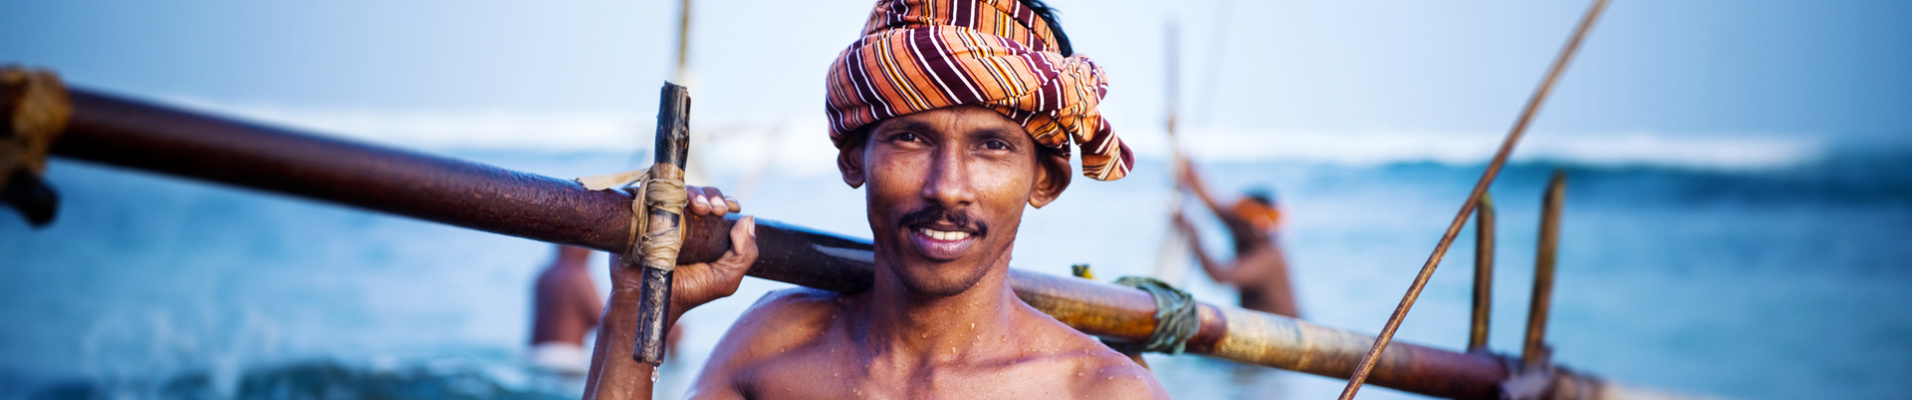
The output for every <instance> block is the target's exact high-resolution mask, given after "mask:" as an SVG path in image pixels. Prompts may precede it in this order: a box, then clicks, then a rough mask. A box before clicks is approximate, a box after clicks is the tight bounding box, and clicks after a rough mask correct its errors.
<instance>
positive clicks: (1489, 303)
mask: <svg viewBox="0 0 1912 400" xmlns="http://www.w3.org/2000/svg"><path fill="white" fill-rule="evenodd" d="M1479 208H1480V211H1479V212H1480V213H1479V214H1475V215H1474V315H1473V318H1472V323H1471V324H1469V329H1468V332H1467V352H1469V353H1472V352H1481V351H1488V350H1487V326H1488V319H1489V318H1492V316H1491V315H1489V314H1491V312H1492V311H1493V309H1494V196H1491V195H1487V196H1481V197H1480V206H1479Z"/></svg>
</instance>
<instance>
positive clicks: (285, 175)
mask: <svg viewBox="0 0 1912 400" xmlns="http://www.w3.org/2000/svg"><path fill="white" fill-rule="evenodd" d="M72 93H73V97H72V103H73V104H72V105H73V107H74V114H73V117H72V120H71V121H70V123H69V124H68V130H67V132H66V133H65V135H64V136H63V137H62V138H61V141H60V142H59V143H58V144H57V145H56V146H55V147H54V149H53V152H54V154H55V155H57V156H60V157H67V158H72V159H77V160H84V161H90V162H97V163H102V164H108V165H114V166H120V167H126V168H131V169H139V170H146V171H152V172H159V173H164V174H169V175H174V176H180V177H185V178H192V179H199V180H205V181H210V182H215V183H222V184H228V185H233V186H239V187H245V188H251V189H257V190H263V191H267V192H272V193H279V194H287V195H292V196H295V197H301V198H306V199H312V200H319V201H323V202H329V203H334V204H340V205H345V206H350V207H357V208H362V209H366V210H371V211H377V212H385V213H391V214H395V215H401V216H409V217H414V218H420V219H424V220H428V221H435V222H441V223H446V224H450V225H455V226H460V227H465V228H471V229H477V230H483V231H487V232H494V233H499V234H505V235H512V236H518V237H524V238H529V239H534V240H540V241H547V242H553V243H563V244H572V245H580V246H585V247H590V248H594V249H598V250H604V251H610V252H616V253H625V252H627V251H628V247H629V246H630V244H631V243H632V241H633V237H632V236H631V234H630V233H629V229H630V218H631V211H630V201H631V197H630V196H629V195H628V194H625V193H618V192H612V191H590V190H586V189H584V188H583V187H581V186H579V185H577V184H576V183H574V182H570V181H565V180H559V179H554V178H549V177H544V176H539V175H534V174H527V173H522V172H516V171H510V170H505V169H501V168H496V167H491V166H486V165H483V164H477V163H471V162H466V161H460V160H454V159H448V158H441V157H434V156H428V155H422V154H417V153H411V152H406V151H402V150H396V149H390V148H384V147H379V146H372V145H366V144H359V143H352V142H347V141H343V140H338V139H331V138H324V137H318V136H314V135H309V134H303V133H298V132H293V131H288V130H282V129H277V128H270V127H265V126H260V125H254V124H248V123H244V122H238V121H233V120H228V119H223V118H219V117H213V116H208V115H203V114H197V113H192V112H186V111H180V110H175V109H170V108H166V107H161V106H156V105H151V104H146V103H141V102H137V101H132V100H126V99H121V98H116V97H113V96H108V95H104V94H100V93H97V92H94V91H90V90H85V89H74V90H72ZM732 222H733V220H727V219H718V218H708V217H703V216H700V215H691V216H689V218H687V220H686V222H685V225H684V228H685V230H686V233H685V235H686V236H685V242H684V247H683V249H682V252H681V253H680V254H679V260H681V261H683V262H699V261H710V260H715V259H716V258H718V257H719V256H721V255H722V253H723V252H724V251H725V250H726V249H728V247H729V236H728V235H726V234H725V233H726V232H728V231H729V226H730V224H731V223H732ZM757 241H758V246H759V253H760V255H759V257H758V260H757V263H756V264H754V265H752V267H751V269H750V272H749V274H750V275H751V276H755V277H758V278H763V279H771V280H776V281H782V282H788V283H793V284H797V285H803V286H809V287H814V288H820V289H825V290H832V291H838V292H846V293H854V292H858V291H862V290H866V289H868V288H869V287H870V285H871V284H872V282H873V280H874V270H873V268H874V267H873V257H872V253H871V248H872V245H871V244H870V243H869V242H868V241H864V240H860V239H854V238H848V237H844V236H839V235H834V234H829V233H822V232H817V231H812V230H809V229H806V228H802V227H797V226H791V225H786V224H779V223H776V222H773V221H767V220H759V222H758V227H757ZM1010 285H1011V286H1012V287H1013V288H1014V290H1015V292H1016V294H1017V296H1018V297H1020V298H1021V299H1022V300H1023V301H1025V302H1027V303H1029V304H1030V305H1032V306H1034V307H1036V308H1037V309H1040V310H1042V311H1043V312H1045V313H1048V314H1049V315H1051V316H1053V317H1055V318H1056V319H1058V320H1060V321H1062V322H1063V323H1065V324H1068V325H1069V326H1071V327H1074V328H1075V329H1078V330H1080V331H1082V332H1084V333H1087V334H1091V335H1096V336H1101V337H1106V338H1110V339H1115V340H1129V341H1140V340H1144V339H1146V338H1147V337H1148V336H1149V334H1150V333H1151V332H1152V331H1153V329H1154V326H1155V320H1154V318H1155V317H1154V313H1155V304H1154V301H1153V299H1152V298H1151V297H1149V295H1148V294H1147V293H1146V292H1143V291H1140V290H1136V289H1130V288H1126V287H1120V286H1115V285H1109V284H1103V283H1096V282H1092V281H1088V280H1084V279H1074V278H1067V277H1060V276H1053V275H1047V274H1042V273H1036V272H1029V271H1026V270H1022V269H1011V271H1010ZM1198 315H1199V316H1200V320H1201V321H1200V328H1199V329H1198V330H1197V332H1196V334H1195V335H1194V337H1193V338H1192V339H1191V340H1190V342H1189V344H1188V351H1190V352H1192V353H1196V354H1206V355H1210V356H1213V357H1218V358H1222V359H1227V360H1232V361H1235V362H1241V363H1247V364H1254V365H1264V366H1269V367H1275V368H1281V369H1287V370H1292V371H1298V372H1304V373H1310V374H1315V375H1321V376H1328V377H1335V378H1346V377H1348V376H1349V375H1350V374H1352V373H1353V370H1354V368H1355V365H1356V363H1357V362H1358V361H1359V360H1360V359H1361V357H1362V352H1363V351H1364V350H1365V349H1366V346H1365V344H1366V343H1368V342H1370V341H1372V340H1373V337H1372V336H1368V335H1363V334H1359V333H1354V332H1349V331H1345V330H1340V329H1335V328H1331V327H1325V326H1320V325H1315V324H1312V323H1308V322H1305V321H1300V320H1296V319H1293V318H1287V317H1282V316H1277V315H1272V314H1267V313H1261V312H1255V311H1249V310H1242V309H1238V308H1233V307H1223V306H1216V305H1213V304H1206V303H1204V304H1201V305H1199V309H1198ZM1507 365H1508V364H1507V363H1506V362H1505V361H1504V359H1503V358H1502V357H1500V356H1495V355H1491V354H1470V353H1461V352H1456V351H1450V350H1442V349H1437V348H1432V347H1426V346H1419V345H1413V344H1407V343H1399V344H1395V345H1394V346H1391V347H1389V348H1388V349H1387V350H1386V351H1385V352H1383V353H1382V354H1381V356H1380V357H1379V359H1378V362H1377V363H1376V367H1375V368H1374V369H1373V373H1372V375H1371V376H1370V380H1371V381H1372V383H1374V384H1376V385H1380V386H1383V387H1390V388H1395V389H1399V390H1402V391H1406V392H1410V393H1418V394H1424V395H1430V396H1437V397H1446V398H1463V399H1486V398H1495V397H1497V396H1498V395H1499V390H1500V389H1499V385H1500V383H1501V382H1503V381H1505V380H1506V379H1508V377H1509V373H1510V372H1509V370H1508V367H1507ZM1571 379H1573V381H1574V382H1582V383H1581V384H1580V385H1578V386H1576V387H1582V388H1584V387H1596V388H1598V387H1604V386H1605V383H1604V382H1603V381H1600V380H1598V379H1594V378H1590V377H1585V376H1578V375H1574V376H1571Z"/></svg>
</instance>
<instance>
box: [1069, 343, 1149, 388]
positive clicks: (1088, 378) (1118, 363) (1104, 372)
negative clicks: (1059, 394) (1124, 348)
mask: <svg viewBox="0 0 1912 400" xmlns="http://www.w3.org/2000/svg"><path fill="white" fill-rule="evenodd" d="M1082 361H1083V362H1082V363H1081V364H1080V366H1079V367H1078V368H1080V369H1079V372H1081V373H1080V374H1078V375H1077V376H1079V377H1080V378H1077V379H1076V381H1075V388H1074V389H1075V392H1076V393H1078V394H1080V395H1079V396H1077V398H1084V399H1167V398H1168V391H1167V390H1164V389H1163V388H1162V383H1161V382H1158V381H1156V380H1155V375H1154V374H1151V373H1149V371H1148V369H1147V368H1142V366H1141V365H1137V364H1136V363H1135V361H1132V360H1129V358H1128V357H1127V356H1124V355H1122V354H1121V353H1117V352H1115V351H1114V350H1108V351H1107V352H1106V354H1097V355H1095V356H1094V357H1087V358H1086V359H1084V360H1082Z"/></svg>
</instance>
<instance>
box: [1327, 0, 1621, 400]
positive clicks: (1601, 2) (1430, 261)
mask: <svg viewBox="0 0 1912 400" xmlns="http://www.w3.org/2000/svg"><path fill="white" fill-rule="evenodd" d="M1606 6H1607V0H1594V2H1593V6H1592V7H1591V8H1588V9H1587V14H1586V16H1585V17H1583V18H1581V20H1580V27H1579V28H1577V29H1575V30H1574V32H1573V38H1572V39H1569V40H1567V47H1566V48H1565V49H1562V50H1561V51H1560V56H1559V57H1558V58H1556V59H1554V63H1553V67H1552V68H1550V69H1548V71H1547V78H1546V79H1545V80H1542V81H1541V82H1540V88H1539V89H1538V90H1535V91H1534V96H1533V97H1532V98H1529V99H1528V100H1527V108H1526V110H1524V111H1521V113H1520V119H1519V120H1516V121H1514V129H1513V131H1512V132H1508V133H1507V139H1506V140H1504V141H1502V142H1501V144H1500V150H1499V151H1497V152H1495V153H1494V161H1493V162H1490V163H1488V164H1487V171H1485V172H1482V173H1481V176H1480V181H1478V182H1475V183H1474V191H1473V192H1472V193H1469V194H1468V195H1467V201H1465V202H1462V203H1461V211H1460V212H1459V213H1455V215H1454V221H1453V222H1449V223H1448V224H1447V232H1446V233H1444V234H1442V235H1441V241H1440V244H1437V245H1435V246H1434V254H1432V255H1429V256H1428V257H1427V263H1425V264H1422V265H1421V272H1420V273H1419V274H1416V275H1415V276H1414V283H1413V284H1412V285H1409V286H1408V288H1407V294H1406V295H1404V296H1402V297H1401V304H1399V305H1396V306H1395V307H1394V314H1393V315H1391V316H1389V317H1388V323H1387V325H1385V326H1383V327H1381V335H1380V336H1379V337H1376V338H1375V339H1374V346H1373V347H1371V348H1369V349H1368V354H1367V355H1366V356H1363V357H1361V364H1360V366H1359V367H1356V368H1355V370H1354V375H1353V376H1350V377H1348V386H1347V387H1345V388H1342V389H1341V397H1340V399H1341V400H1352V399H1354V394H1355V392H1358V391H1360V390H1361V383H1362V382H1365V381H1367V379H1368V374H1369V373H1370V372H1372V371H1373V370H1374V363H1375V362H1376V361H1379V360H1380V357H1381V350H1383V349H1386V348H1387V347H1388V341H1391V340H1393V339H1394V331H1395V330H1396V329H1400V328H1401V320H1403V319H1406V318H1407V312H1408V309H1411V308H1414V300H1415V299H1417V298H1419V297H1420V296H1421V289H1423V288H1426V287H1427V280H1428V278H1430V277H1433V276H1434V268H1435V267H1437V266H1439V265H1441V257H1442V256H1445V255H1447V247H1448V246H1449V245H1453V244H1454V236H1455V235H1459V234H1460V232H1461V226H1462V225H1464V224H1466V223H1467V217H1468V215H1469V214H1472V213H1473V212H1474V205H1475V204H1477V203H1478V202H1479V201H1480V198H1481V196H1485V195H1487V186H1488V185H1490V184H1493V183H1494V177H1496V176H1498V175H1500V167H1501V166H1502V165H1505V164H1506V163H1507V156H1508V155H1509V154H1512V153H1513V152H1514V144H1516V143H1520V136H1521V135H1522V134H1525V133H1526V132H1527V125H1528V123H1529V122H1532V121H1533V118H1534V114H1536V113H1539V112H1540V105H1541V103H1544V102H1546V101H1547V94H1548V93H1550V92H1552V91H1553V86H1554V83H1555V82H1558V81H1559V80H1560V73H1561V72H1563V71H1565V70H1566V69H1567V63H1568V62H1569V61H1572V60H1573V55H1574V53H1575V52H1577V51H1578V50H1579V49H1580V42H1581V41H1582V40H1583V39H1586V36H1587V31H1588V30H1589V29H1592V28H1593V23H1594V21H1596V20H1598V19H1599V18H1600V12H1601V11H1602V10H1605V9H1606Z"/></svg>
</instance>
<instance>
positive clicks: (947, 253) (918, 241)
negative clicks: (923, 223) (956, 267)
mask: <svg viewBox="0 0 1912 400" xmlns="http://www.w3.org/2000/svg"><path fill="white" fill-rule="evenodd" d="M975 239H976V235H974V234H971V233H969V232H964V231H945V230H938V229H930V228H926V227H916V228H912V229H910V244H911V245H912V246H911V247H914V248H915V249H916V253H917V254H921V255H922V256H923V257H924V258H928V259H931V260H937V261H952V260H955V259H958V258H962V257H963V254H965V253H968V252H969V248H970V247H971V246H972V245H974V244H975V243H976V240H975Z"/></svg>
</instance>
